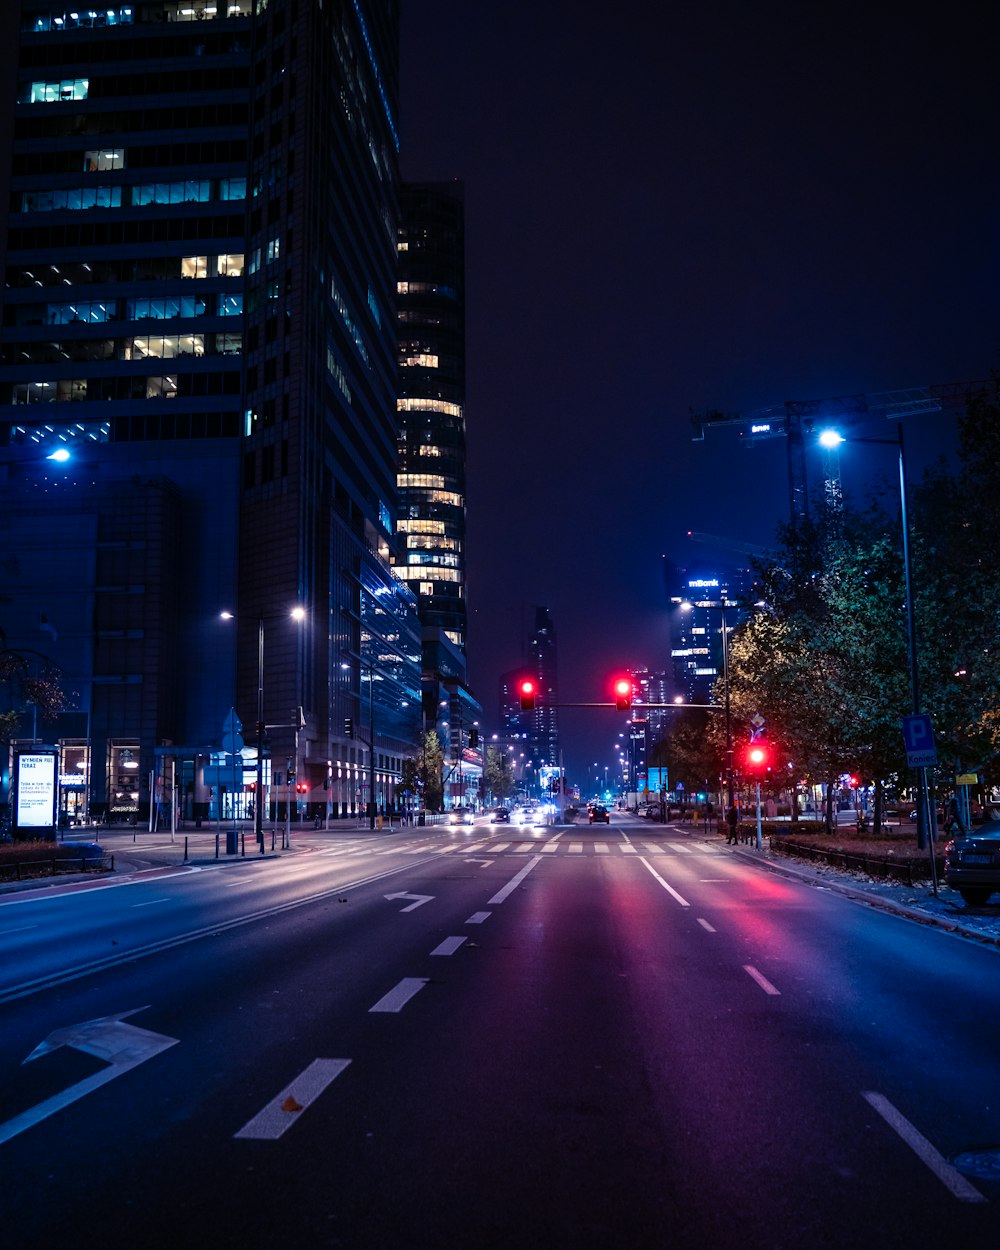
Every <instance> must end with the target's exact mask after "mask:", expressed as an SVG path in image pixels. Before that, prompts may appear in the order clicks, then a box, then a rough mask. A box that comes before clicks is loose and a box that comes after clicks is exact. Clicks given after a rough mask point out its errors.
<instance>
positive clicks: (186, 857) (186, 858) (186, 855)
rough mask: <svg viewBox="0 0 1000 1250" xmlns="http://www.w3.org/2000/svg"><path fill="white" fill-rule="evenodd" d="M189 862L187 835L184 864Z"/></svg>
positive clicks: (185, 838)
mask: <svg viewBox="0 0 1000 1250" xmlns="http://www.w3.org/2000/svg"><path fill="white" fill-rule="evenodd" d="M187 862H188V840H187V834H185V835H184V863H185V864H186V863H187Z"/></svg>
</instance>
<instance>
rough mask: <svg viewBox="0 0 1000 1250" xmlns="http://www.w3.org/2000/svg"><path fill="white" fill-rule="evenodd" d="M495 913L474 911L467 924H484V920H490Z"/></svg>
mask: <svg viewBox="0 0 1000 1250" xmlns="http://www.w3.org/2000/svg"><path fill="white" fill-rule="evenodd" d="M492 915H493V913H492V912H491V911H474V912H473V913H472V915H471V916H470V917H469V919H468V920H467V921H466V922H465V923H466V924H482V923H483V921H484V920H489V918H490V916H492Z"/></svg>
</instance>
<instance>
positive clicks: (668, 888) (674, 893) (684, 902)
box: [639, 855, 691, 907]
mask: <svg viewBox="0 0 1000 1250" xmlns="http://www.w3.org/2000/svg"><path fill="white" fill-rule="evenodd" d="M639 863H640V864H645V865H646V867H647V868H648V869H649V871H650V872H651V873H652V874H653V876H654V877H655V878H656V879H657V881H659V883H660V885H662V886H663V888H664V889H665V890H666V892H667V893H668V894H669V895H670V896H671V898H675V899H676V900H677V901H678V903H680V905H681V906H682V907H690V906H691V904H690V903H689V902H688V901H687V899H686V898H684V897H683V896H682V895H680V894H678V893H677V891H676V890H675V889H674V887H673V886H672V885H668V884H667V882H666V881H664V880H663V878H662V877H661V876H660V874H659V873H658V872H657V871H656V869H655V868H654V867H653V865H652V864H651V863H650V862H649V860H648V859H643V857H642V856H641V855H640V856H639Z"/></svg>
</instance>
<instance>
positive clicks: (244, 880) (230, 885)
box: [222, 877, 257, 890]
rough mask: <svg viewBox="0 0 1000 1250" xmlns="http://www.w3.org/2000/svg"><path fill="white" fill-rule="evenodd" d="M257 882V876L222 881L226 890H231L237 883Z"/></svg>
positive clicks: (250, 883)
mask: <svg viewBox="0 0 1000 1250" xmlns="http://www.w3.org/2000/svg"><path fill="white" fill-rule="evenodd" d="M256 884H257V882H256V878H254V877H243V878H242V879H241V880H239V881H223V883H222V888H223V889H224V890H231V889H233V887H234V886H237V885H256Z"/></svg>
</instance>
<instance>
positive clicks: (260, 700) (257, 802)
mask: <svg viewBox="0 0 1000 1250" xmlns="http://www.w3.org/2000/svg"><path fill="white" fill-rule="evenodd" d="M219 615H220V616H221V617H222V619H223V620H225V621H231V620H232V619H233V613H232V612H221V613H220V614H219ZM288 616H289V619H290V620H293V621H304V620H305V616H306V610H305V608H303V607H294V608H292V609H291V611H290V612H289V614H288ZM255 736H256V743H257V780H256V785H255V794H254V807H253V830H254V835H255V837H256V839H257V845H258V846H259V847H260V851H261V854H262V855H263V853H264V818H263V810H262V809H263V804H264V611H263V609H261V611H260V613H259V614H258V617H257V729H256V735H255ZM295 742H296V749H295V755H296V759H295V770H296V772H297V770H298V766H299V761H298V727H297V726H296V734H295ZM235 801H236V796H235V795H234V796H233V803H234V811H235Z"/></svg>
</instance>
